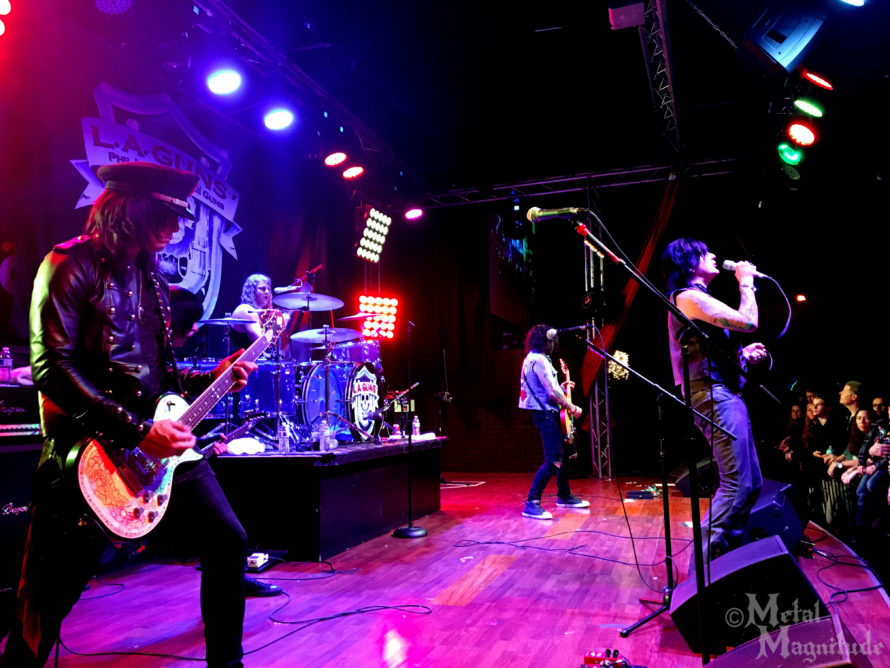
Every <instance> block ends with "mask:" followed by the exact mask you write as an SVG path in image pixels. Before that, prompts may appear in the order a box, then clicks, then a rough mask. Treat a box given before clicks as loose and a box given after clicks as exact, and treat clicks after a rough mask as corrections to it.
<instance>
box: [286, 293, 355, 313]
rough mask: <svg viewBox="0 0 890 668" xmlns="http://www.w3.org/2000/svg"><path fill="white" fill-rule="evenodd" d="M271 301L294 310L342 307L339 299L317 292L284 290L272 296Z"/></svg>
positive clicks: (324, 309)
mask: <svg viewBox="0 0 890 668" xmlns="http://www.w3.org/2000/svg"><path fill="white" fill-rule="evenodd" d="M272 303H273V304H275V306H280V307H281V308H286V309H292V310H294V311H333V310H334V309H338V308H343V302H342V301H341V300H339V299H337V298H336V297H328V296H327V295H320V294H318V293H317V292H286V293H284V294H280V295H275V296H274V297H272Z"/></svg>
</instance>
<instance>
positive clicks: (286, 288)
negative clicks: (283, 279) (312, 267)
mask: <svg viewBox="0 0 890 668" xmlns="http://www.w3.org/2000/svg"><path fill="white" fill-rule="evenodd" d="M302 287H303V281H301V280H300V279H299V278H298V279H297V280H296V281H294V282H293V283H291V284H290V285H285V286H284V287H283V288H272V293H273V294H276V295H280V294H282V293H284V292H294V291H296V290H299V289H300V288H302Z"/></svg>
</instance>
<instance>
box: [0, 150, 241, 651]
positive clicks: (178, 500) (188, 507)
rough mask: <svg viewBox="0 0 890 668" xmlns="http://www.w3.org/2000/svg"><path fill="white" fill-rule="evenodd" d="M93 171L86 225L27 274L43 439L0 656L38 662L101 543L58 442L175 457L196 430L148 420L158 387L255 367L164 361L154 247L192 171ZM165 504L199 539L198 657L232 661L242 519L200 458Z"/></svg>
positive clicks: (182, 212)
mask: <svg viewBox="0 0 890 668" xmlns="http://www.w3.org/2000/svg"><path fill="white" fill-rule="evenodd" d="M98 176H99V178H100V179H101V180H103V181H104V182H105V191H104V192H103V193H102V194H101V195H100V196H99V198H98V199H97V200H96V202H95V204H94V205H93V208H92V210H91V211H90V215H89V220H88V222H87V226H86V234H84V235H81V236H79V237H76V238H75V239H72V240H71V241H68V242H65V243H62V244H59V245H57V246H56V247H55V248H54V249H53V250H52V251H51V252H50V253H49V254H48V255H47V256H46V258H45V259H44V261H43V263H42V264H41V266H40V268H39V270H38V272H37V276H36V278H35V281H34V293H33V296H32V299H31V315H30V322H31V365H32V372H33V377H34V384H35V385H36V386H37V389H38V390H39V392H40V416H41V424H42V427H43V431H44V434H45V435H46V441H45V443H44V448H43V453H42V455H41V458H40V464H39V466H38V469H37V472H36V473H35V476H34V484H33V498H32V503H31V511H30V512H31V526H30V530H29V534H28V541H27V544H26V547H25V559H24V564H23V568H22V578H21V581H20V583H19V589H18V598H17V603H16V618H15V620H14V622H13V627H12V629H11V630H10V633H9V638H8V640H7V644H6V649H5V652H4V655H3V661H2V665H3V666H16V667H23V666H42V665H44V663H45V661H46V659H47V657H48V655H49V653H50V650H51V649H52V646H53V644H54V643H55V641H56V639H57V638H58V634H59V629H60V626H61V623H62V620H63V619H64V617H65V615H66V614H67V613H68V612H69V611H70V610H71V608H72V606H73V605H74V604H75V603H76V602H77V600H78V598H79V595H80V593H81V591H83V589H84V587H85V585H86V583H87V580H88V579H89V577H90V575H91V574H92V570H93V568H94V567H95V564H96V561H97V559H98V557H99V554H100V553H101V551H102V549H103V547H104V545H105V537H104V534H103V533H102V531H101V528H100V526H99V524H98V523H97V522H96V521H95V520H94V519H93V517H91V516H90V515H89V514H88V513H87V512H86V505H85V504H83V503H81V502H80V500H79V499H78V498H77V494H76V493H75V488H74V486H73V485H72V482H71V476H70V475H64V474H63V471H64V469H65V466H66V460H67V459H68V455H69V452H71V451H74V450H75V449H76V446H77V445H78V444H79V443H81V442H83V440H84V439H95V441H101V443H102V446H103V448H104V451H106V452H107V453H108V456H109V457H110V458H112V459H114V458H115V456H126V455H127V454H128V451H129V453H130V454H132V453H134V452H141V453H144V454H145V455H147V456H150V457H153V458H157V459H160V458H168V457H175V456H179V455H181V454H183V453H185V452H187V451H189V450H191V448H192V447H193V446H194V444H195V438H194V436H193V435H192V433H191V431H190V430H189V428H188V427H186V426H185V425H184V424H182V423H181V422H178V421H176V420H171V419H158V420H152V419H151V416H152V415H153V414H154V410H153V399H154V398H156V397H158V396H159V395H160V394H161V393H163V392H167V391H174V392H178V393H182V392H186V393H188V394H190V395H192V396H195V395H197V394H199V393H200V391H201V389H202V388H204V387H206V386H208V385H210V384H211V383H212V382H213V381H214V380H215V379H219V378H221V376H222V375H223V374H227V375H226V376H225V377H223V378H222V380H223V381H224V382H226V383H228V385H227V387H228V386H232V388H233V389H234V390H238V389H241V388H242V387H243V386H244V385H245V384H246V382H247V376H248V375H249V374H250V373H251V372H252V371H254V370H255V369H256V365H255V364H253V363H252V362H247V361H244V360H242V361H237V357H238V356H239V353H235V354H234V355H232V356H230V357H229V358H227V359H225V360H223V361H222V362H221V363H220V365H219V366H218V367H217V368H216V369H215V370H214V371H212V372H209V373H204V374H196V373H190V372H182V373H180V372H178V371H177V369H176V365H175V361H174V359H173V355H172V346H171V341H170V339H171V336H170V331H169V329H168V326H169V321H170V305H169V292H168V287H167V283H166V281H165V279H164V277H163V276H162V275H161V274H160V273H159V272H158V270H157V262H156V257H155V254H156V253H158V252H159V251H161V250H163V248H164V247H165V246H166V245H167V244H168V243H170V241H171V240H172V238H173V236H174V235H175V234H176V233H177V232H178V230H179V218H180V217H185V218H189V219H192V220H194V219H195V216H194V214H193V213H192V212H191V211H190V210H189V206H188V201H187V198H188V197H189V196H190V195H191V194H192V192H193V191H194V189H195V187H196V185H197V182H198V177H197V176H196V175H194V174H190V173H188V172H183V171H179V170H176V169H172V168H169V167H163V166H160V165H155V164H150V163H145V162H131V163H122V164H113V165H106V166H104V167H101V168H100V169H99V171H98ZM137 446H138V451H134V448H137ZM169 503H170V520H169V521H170V522H171V523H173V524H174V526H175V527H176V528H177V529H180V530H185V531H188V532H189V533H190V534H191V535H192V536H194V537H195V538H196V539H197V542H198V543H199V552H200V558H201V564H202V572H201V609H202V614H203V618H204V637H205V641H206V648H207V663H208V665H210V666H241V665H242V664H241V657H242V648H241V634H242V625H243V619H244V576H243V567H244V557H245V552H246V547H247V538H246V535H245V533H244V529H243V528H242V526H241V524H240V523H239V522H238V519H237V518H236V517H235V514H234V513H233V512H232V508H231V507H230V505H229V502H228V501H227V500H226V498H225V495H224V494H223V492H222V489H221V488H220V486H219V483H218V482H217V480H216V478H215V476H214V475H213V472H212V470H211V469H210V467H209V465H208V464H207V463H206V461H205V460H203V459H197V460H196V461H190V462H187V463H184V464H182V465H181V466H179V467H178V468H176V470H175V472H174V473H173V486H172V492H171V498H170V500H169Z"/></svg>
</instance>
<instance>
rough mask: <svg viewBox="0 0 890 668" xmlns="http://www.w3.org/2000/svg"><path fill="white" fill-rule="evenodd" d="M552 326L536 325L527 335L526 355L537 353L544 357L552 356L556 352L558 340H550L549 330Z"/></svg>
mask: <svg viewBox="0 0 890 668" xmlns="http://www.w3.org/2000/svg"><path fill="white" fill-rule="evenodd" d="M548 329H550V325H535V326H534V327H532V328H531V329H530V330H528V333H526V335H525V352H526V354H528V353H531V352H535V353H541V354H542V355H550V354H551V353H552V352H553V351H554V350H556V346H557V339H548V338H547V330H548Z"/></svg>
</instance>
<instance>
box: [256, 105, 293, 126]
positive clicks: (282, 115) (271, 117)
mask: <svg viewBox="0 0 890 668" xmlns="http://www.w3.org/2000/svg"><path fill="white" fill-rule="evenodd" d="M293 122H294V112H292V111H291V110H290V109H285V108H284V107H277V108H275V109H271V110H269V111H268V112H266V115H265V116H264V117H263V123H265V124H266V127H267V128H269V129H270V130H285V129H287V128H289V127H290V126H291V125H293Z"/></svg>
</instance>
